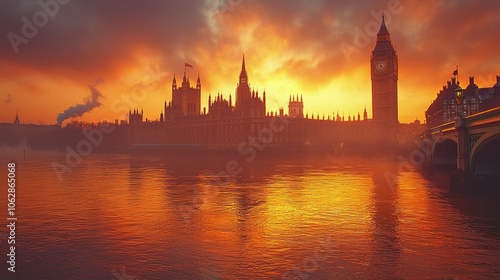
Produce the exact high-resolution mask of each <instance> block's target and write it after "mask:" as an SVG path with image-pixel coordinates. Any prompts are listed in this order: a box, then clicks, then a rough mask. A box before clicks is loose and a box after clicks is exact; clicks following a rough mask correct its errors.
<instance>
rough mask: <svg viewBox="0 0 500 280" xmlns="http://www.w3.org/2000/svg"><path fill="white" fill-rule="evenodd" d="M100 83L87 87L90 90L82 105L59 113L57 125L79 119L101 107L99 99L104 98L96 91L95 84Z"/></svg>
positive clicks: (76, 105)
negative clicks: (71, 119)
mask: <svg viewBox="0 0 500 280" xmlns="http://www.w3.org/2000/svg"><path fill="white" fill-rule="evenodd" d="M99 82H102V81H100V80H99V81H97V82H96V84H94V85H89V90H90V96H88V97H86V98H85V99H84V100H83V102H84V103H83V104H75V105H73V106H71V107H69V108H68V109H66V110H64V112H62V113H60V114H59V115H57V125H59V126H60V125H61V124H62V123H63V121H65V120H67V119H69V118H75V117H79V116H81V115H83V114H85V113H87V112H90V111H92V109H94V108H96V107H99V106H101V105H102V103H101V100H100V99H101V98H103V97H104V95H103V94H102V93H101V92H100V91H99V90H97V89H96V85H97V83H99Z"/></svg>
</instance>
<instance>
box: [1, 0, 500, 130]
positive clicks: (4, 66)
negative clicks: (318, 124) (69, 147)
mask: <svg viewBox="0 0 500 280" xmlns="http://www.w3.org/2000/svg"><path fill="white" fill-rule="evenodd" d="M382 12H384V15H385V19H386V25H387V28H388V30H389V32H390V34H391V40H392V43H393V45H394V46H395V48H396V51H397V52H398V57H399V81H398V90H399V121H400V122H403V123H407V122H412V121H414V120H415V119H416V118H418V119H420V120H424V111H425V110H426V109H427V107H428V106H429V105H430V103H431V102H432V101H433V100H434V98H435V97H436V94H437V92H438V91H439V90H440V89H441V88H442V86H443V85H444V84H446V81H447V80H449V79H450V78H451V76H452V72H453V71H454V70H455V68H456V67H457V66H458V67H459V80H461V81H463V83H462V84H464V83H465V84H467V83H468V77H469V76H471V75H473V76H475V81H476V84H477V85H478V86H480V87H491V86H493V84H494V83H495V81H496V78H495V76H496V75H500V67H499V66H500V52H499V51H498V45H499V44H500V36H498V30H500V17H499V16H498V15H499V14H500V2H499V1H464V0H456V1H445V0H442V1H439V0H436V1H418V0H399V1H398V0H381V1H372V0H365V1H347V0H346V1H328V0H307V1H306V0H290V1H285V0H282V1H279V0H267V1H266V0H197V1H194V0H193V1H187V0H171V1H170V0H169V1H156V0H143V1H132V0H123V1H118V0H105V1H103V0H86V1H83V0H39V1H27V0H25V1H23V0H6V1H1V2H0V34H2V37H0V38H1V39H0V62H1V63H0V108H1V110H0V122H9V123H10V122H13V120H14V118H15V115H16V113H18V114H19V118H20V121H21V123H34V124H55V123H56V120H57V118H58V116H59V115H60V114H61V113H63V112H65V111H66V112H67V109H68V108H70V107H75V106H76V107H78V105H82V106H87V105H89V104H95V106H94V107H93V109H92V110H91V111H89V112H87V113H85V114H84V115H83V116H81V117H77V118H76V119H77V120H80V121H88V122H99V121H103V120H107V121H114V120H115V119H125V114H126V112H128V110H129V109H132V110H133V109H135V108H138V109H139V110H141V109H143V110H144V117H145V118H148V119H149V120H154V119H157V118H159V114H160V113H161V110H162V109H163V103H164V101H165V100H166V101H167V102H168V101H169V100H170V99H171V83H172V79H173V77H174V74H175V76H176V77H177V79H178V80H179V79H181V78H182V75H183V72H184V63H189V64H191V65H192V66H193V68H187V69H186V70H187V75H188V76H189V78H190V81H191V83H192V84H193V85H194V84H195V81H196V78H197V77H198V75H199V76H200V79H201V83H202V97H201V98H202V108H203V107H207V101H208V95H209V94H212V95H217V94H218V93H222V94H223V95H224V96H226V97H228V96H229V94H232V95H233V100H234V93H235V90H236V84H237V82H238V76H239V72H240V69H241V61H242V56H243V55H244V56H245V61H246V68H247V73H248V76H249V78H248V79H249V83H250V87H251V88H253V89H255V90H256V91H258V92H259V93H262V92H263V91H264V90H265V91H266V96H267V110H268V111H277V110H278V109H279V108H280V107H284V108H285V109H286V108H287V103H288V99H289V96H290V95H302V96H303V100H304V111H305V112H306V113H307V114H308V115H309V116H310V115H311V114H314V115H317V114H319V115H320V116H322V115H326V116H328V115H333V114H336V113H337V112H339V114H341V115H342V114H344V115H345V117H346V119H347V116H348V115H349V114H353V115H354V114H355V115H357V114H358V112H359V113H361V114H362V112H363V109H364V108H365V107H366V108H367V111H368V115H369V117H371V113H372V112H371V81H370V63H369V60H370V54H371V51H372V50H373V48H374V47H375V42H376V36H375V34H376V32H377V31H378V28H379V26H380V22H381V15H382ZM202 110H203V109H202ZM66 122H67V120H66Z"/></svg>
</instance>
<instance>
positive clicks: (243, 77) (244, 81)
mask: <svg viewBox="0 0 500 280" xmlns="http://www.w3.org/2000/svg"><path fill="white" fill-rule="evenodd" d="M247 83H248V76H247V70H246V68H245V55H243V62H242V63H241V73H240V85H242V84H247Z"/></svg>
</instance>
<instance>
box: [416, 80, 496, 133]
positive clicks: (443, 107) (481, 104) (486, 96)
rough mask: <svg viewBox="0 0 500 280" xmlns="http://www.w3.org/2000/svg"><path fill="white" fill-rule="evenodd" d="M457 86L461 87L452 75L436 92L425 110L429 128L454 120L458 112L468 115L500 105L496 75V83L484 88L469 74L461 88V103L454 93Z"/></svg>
mask: <svg viewBox="0 0 500 280" xmlns="http://www.w3.org/2000/svg"><path fill="white" fill-rule="evenodd" d="M458 87H460V88H461V86H460V82H459V81H457V77H456V76H453V77H452V78H451V80H450V81H448V82H447V84H446V85H444V86H443V88H442V89H441V90H440V91H439V92H438V93H437V95H436V99H434V101H433V102H432V103H431V105H430V106H429V107H428V108H427V110H426V111H425V117H426V122H427V126H428V127H429V128H432V127H436V126H438V125H441V124H444V123H447V122H451V121H454V120H455V118H456V117H457V116H458V113H459V112H461V113H462V114H463V116H469V115H473V114H476V113H479V112H481V111H485V110H488V109H492V108H495V107H499V106H500V76H496V83H495V84H494V85H493V86H492V87H485V88H479V87H478V86H477V85H476V84H475V82H474V76H470V77H469V84H468V85H467V87H465V88H463V90H464V91H463V97H462V100H461V104H459V103H458V101H459V100H457V96H456V93H455V90H456V89H457V88H458Z"/></svg>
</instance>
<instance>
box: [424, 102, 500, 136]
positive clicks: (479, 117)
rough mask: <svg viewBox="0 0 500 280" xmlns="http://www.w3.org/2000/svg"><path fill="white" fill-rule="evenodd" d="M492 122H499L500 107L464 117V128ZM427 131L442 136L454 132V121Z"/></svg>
mask: <svg viewBox="0 0 500 280" xmlns="http://www.w3.org/2000/svg"><path fill="white" fill-rule="evenodd" d="M493 122H500V107H495V108H493V109H489V110H485V111H481V112H479V113H477V114H474V115H470V116H467V117H465V125H466V127H475V126H478V125H483V124H490V123H493ZM429 130H430V134H431V135H436V134H441V135H442V134H444V133H446V132H449V131H453V130H455V121H451V122H447V123H443V124H441V125H438V126H435V127H433V128H431V129H429Z"/></svg>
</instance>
